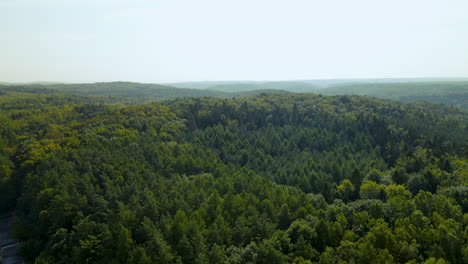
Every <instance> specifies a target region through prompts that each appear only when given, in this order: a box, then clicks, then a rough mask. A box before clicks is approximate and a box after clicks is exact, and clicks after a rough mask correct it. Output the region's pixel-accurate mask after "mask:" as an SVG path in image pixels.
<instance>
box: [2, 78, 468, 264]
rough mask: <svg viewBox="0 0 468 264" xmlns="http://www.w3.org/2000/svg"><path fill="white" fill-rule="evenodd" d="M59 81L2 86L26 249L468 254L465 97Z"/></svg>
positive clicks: (10, 175) (310, 258)
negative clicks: (99, 86)
mask: <svg viewBox="0 0 468 264" xmlns="http://www.w3.org/2000/svg"><path fill="white" fill-rule="evenodd" d="M49 86H53V85H45V86H44V85H42V86H41V85H32V86H29V85H28V86H21V87H20V86H9V85H3V86H0V124H1V126H0V201H1V203H0V214H6V213H13V214H14V216H15V225H14V233H15V236H16V237H17V238H18V239H19V240H20V241H21V249H20V254H21V255H22V257H23V258H24V260H25V261H26V262H27V263H37V264H44V263H113V264H114V263H115V264H119V263H122V264H123V263H141V264H144V263H232V264H235V263H239V264H240V263H268V264H274V263H297V264H299V263H302V264H307V263H308V264H312V263H320V264H327V263H336V264H354V263H356V264H357V263H362V264H367V263H369V264H374V263H382V264H391V263H408V264H417V263H424V264H448V263H451V264H462V263H468V137H467V135H468V111H467V110H465V109H463V108H459V107H455V106H451V105H445V104H440V103H434V102H427V101H418V102H411V103H408V102H398V101H390V100H385V99H378V98H373V97H367V96H357V95H335V96H326V95H317V94H305V93H280V92H278V91H263V92H255V93H247V94H244V95H242V94H240V95H237V96H225V95H222V96H218V95H216V96H213V94H211V92H210V91H209V90H190V91H194V93H195V92H196V93H197V95H196V96H197V97H191V98H180V97H189V96H181V94H183V93H184V91H175V92H177V93H179V92H180V93H179V94H175V95H171V96H164V97H166V98H165V99H164V100H162V98H160V97H161V96H157V95H154V97H152V96H153V95H152V94H153V92H154V91H150V93H151V94H146V93H144V92H142V93H141V94H138V95H137V96H133V95H134V94H130V95H128V94H125V93H124V92H125V91H127V90H118V89H117V90H116V88H112V87H109V88H107V89H108V90H107V92H86V93H85V92H83V93H78V92H69V91H67V88H60V87H58V86H56V89H55V88H53V87H49ZM130 86H131V85H130ZM159 88H160V89H159ZM159 88H158V89H159V90H158V91H162V90H164V89H170V88H165V87H159ZM88 89H89V91H96V87H93V86H92V85H90V86H89V87H88ZM135 89H137V90H138V91H145V89H144V88H142V87H140V88H138V87H135ZM161 89H162V90H161ZM116 91H117V92H119V93H120V94H111V92H116ZM167 91H169V90H167ZM187 91H189V89H187V90H186V91H185V92H187ZM146 92H148V91H146ZM173 92H174V91H173ZM148 97H150V99H151V100H149V99H148ZM465 99H466V98H465Z"/></svg>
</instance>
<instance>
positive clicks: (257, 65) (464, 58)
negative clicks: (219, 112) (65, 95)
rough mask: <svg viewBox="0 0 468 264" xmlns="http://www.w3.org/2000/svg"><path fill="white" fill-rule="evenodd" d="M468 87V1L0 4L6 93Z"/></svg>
mask: <svg viewBox="0 0 468 264" xmlns="http://www.w3.org/2000/svg"><path fill="white" fill-rule="evenodd" d="M382 77H468V1H467V0H437V1H436V0H385V1H384V0H352V1H351V0H341V1H340V0H303V1H301V0H283V1H275V0H265V1H263V0H230V1H227V0H226V1H223V0H186V1H182V0H73V1H72V0H0V81H10V82H12V81H66V82H94V81H116V80H121V81H139V82H164V81H193V80H280V79H281V80H287V79H321V78H382Z"/></svg>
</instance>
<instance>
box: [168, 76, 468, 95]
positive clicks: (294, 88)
mask: <svg viewBox="0 0 468 264" xmlns="http://www.w3.org/2000/svg"><path fill="white" fill-rule="evenodd" d="M454 81H468V78H381V79H315V80H284V81H248V80H246V81H197V82H176V83H167V84H166V85H169V86H173V87H180V88H191V89H210V90H222V91H229V92H236V91H246V90H257V89H281V90H287V91H290V92H310V91H312V90H315V89H317V88H327V87H333V86H339V85H340V86H341V85H351V84H368V83H373V84H381V83H418V82H454Z"/></svg>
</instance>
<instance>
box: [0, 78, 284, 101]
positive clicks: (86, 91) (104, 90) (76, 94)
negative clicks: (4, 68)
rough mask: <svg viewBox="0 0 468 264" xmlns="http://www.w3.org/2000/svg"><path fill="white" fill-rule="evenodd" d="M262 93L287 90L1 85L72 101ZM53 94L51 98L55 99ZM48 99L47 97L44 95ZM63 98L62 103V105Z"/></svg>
mask: <svg viewBox="0 0 468 264" xmlns="http://www.w3.org/2000/svg"><path fill="white" fill-rule="evenodd" d="M262 93H268V94H281V93H288V92H287V91H283V90H274V89H258V90H249V91H239V92H225V91H216V90H206V89H188V88H177V87H171V86H166V85H159V84H144V83H132V82H108V83H84V84H50V85H41V84H28V85H25V84H22V85H1V84H0V96H12V97H19V96H27V95H29V96H41V97H47V96H49V97H50V96H53V95H59V94H60V95H61V96H62V97H67V98H68V99H67V100H72V101H73V102H75V103H77V102H81V101H90V100H91V101H94V102H106V103H109V102H119V103H142V102H150V101H155V100H160V99H169V98H188V97H223V98H231V97H248V96H255V95H258V94H262ZM56 99H57V97H53V99H51V100H56ZM44 100H47V98H44ZM61 102H62V101H60V102H59V104H61Z"/></svg>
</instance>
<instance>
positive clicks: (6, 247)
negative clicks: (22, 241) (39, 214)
mask: <svg viewBox="0 0 468 264" xmlns="http://www.w3.org/2000/svg"><path fill="white" fill-rule="evenodd" d="M12 222H13V217H12V216H5V217H1V218H0V263H2V264H21V263H23V260H22V259H21V258H20V257H18V256H17V255H16V251H17V250H18V248H19V242H18V241H17V240H15V239H14V238H13V236H12V234H11V229H12V227H11V225H12Z"/></svg>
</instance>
